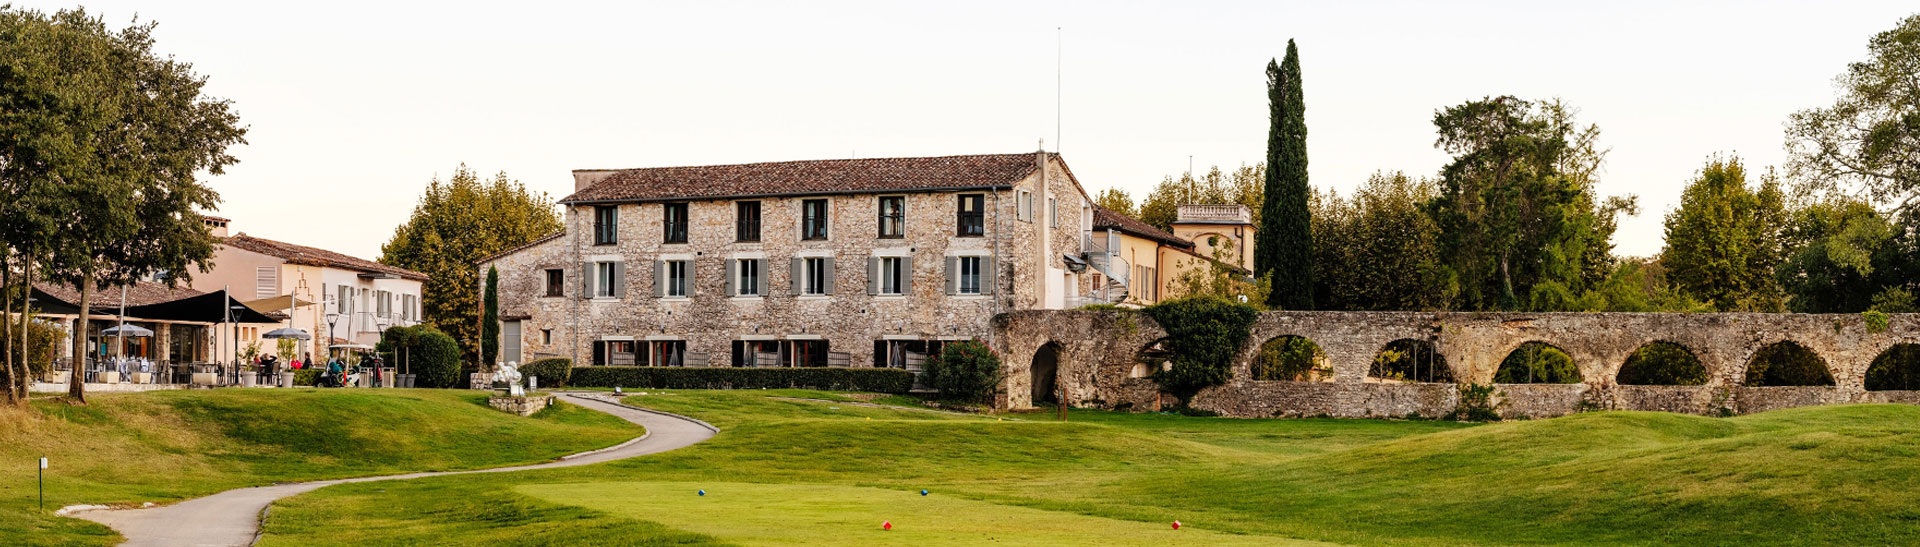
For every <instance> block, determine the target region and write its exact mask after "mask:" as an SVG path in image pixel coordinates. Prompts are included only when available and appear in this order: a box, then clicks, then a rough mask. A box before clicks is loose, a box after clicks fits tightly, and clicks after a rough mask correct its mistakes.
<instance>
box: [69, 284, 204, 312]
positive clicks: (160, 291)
mask: <svg viewBox="0 0 1920 547" xmlns="http://www.w3.org/2000/svg"><path fill="white" fill-rule="evenodd" d="M33 288H36V289H40V292H44V293H47V296H51V297H54V298H58V299H60V300H61V301H64V302H67V303H69V304H73V305H76V306H77V305H80V291H77V290H74V289H73V286H72V285H67V284H64V283H35V284H34V285H33ZM202 294H206V293H203V292H200V291H196V290H193V289H190V288H187V287H184V286H182V287H174V288H171V289H169V288H167V286H166V285H165V284H162V283H154V282H151V281H142V282H138V283H134V284H133V285H132V286H129V287H127V307H129V308H131V307H134V306H145V305H147V304H158V303H161V302H171V301H174V300H179V299H182V298H187V297H191V296H200V295H202ZM87 299H88V300H92V301H93V310H92V311H93V312H94V313H106V312H109V311H111V310H112V309H118V308H119V307H120V288H119V287H113V288H109V289H106V290H94V291H91V292H89V293H88V294H87ZM103 310H104V311H103Z"/></svg>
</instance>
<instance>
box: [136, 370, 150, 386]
mask: <svg viewBox="0 0 1920 547" xmlns="http://www.w3.org/2000/svg"><path fill="white" fill-rule="evenodd" d="M133 383H136V384H151V383H153V373H151V372H135V373H133Z"/></svg>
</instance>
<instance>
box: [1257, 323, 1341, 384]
mask: <svg viewBox="0 0 1920 547" xmlns="http://www.w3.org/2000/svg"><path fill="white" fill-rule="evenodd" d="M1248 377H1250V378H1252V379H1254V380H1281V381H1294V382H1331V381H1333V364H1332V362H1331V361H1328V360H1327V352H1326V350H1324V349H1321V347H1320V344H1316V343H1314V341H1313V340H1312V339H1310V338H1307V337H1305V336H1300V335H1295V334H1283V335H1280V336H1275V337H1273V338H1270V339H1268V340H1267V341H1266V342H1263V343H1261V344H1260V348H1259V349H1258V350H1256V351H1255V353H1254V354H1253V364H1252V366H1251V368H1250V373H1249V374H1248Z"/></svg>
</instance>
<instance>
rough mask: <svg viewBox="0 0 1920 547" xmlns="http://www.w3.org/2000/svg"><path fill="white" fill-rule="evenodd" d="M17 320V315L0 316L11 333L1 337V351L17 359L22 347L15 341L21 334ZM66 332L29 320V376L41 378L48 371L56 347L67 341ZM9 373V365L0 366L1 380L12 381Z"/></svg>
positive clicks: (3, 325) (1, 321) (4, 326)
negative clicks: (14, 343) (16, 344)
mask: <svg viewBox="0 0 1920 547" xmlns="http://www.w3.org/2000/svg"><path fill="white" fill-rule="evenodd" d="M16 320H17V319H16V318H15V316H4V317H0V328H5V329H6V332H7V333H8V334H9V335H10V336H6V337H0V351H4V352H6V355H8V356H10V357H12V358H13V359H16V360H17V359H19V356H20V349H19V348H17V347H15V346H14V345H13V342H14V340H15V339H17V338H19V336H20V324H19V323H16V322H14V321H16ZM65 334H66V333H65V331H62V330H60V329H58V328H55V327H54V326H53V325H49V324H46V323H45V322H41V321H28V322H27V339H28V340H31V341H32V342H31V343H29V344H28V345H27V377H29V378H39V377H40V376H42V375H45V374H46V373H47V368H48V367H49V366H50V365H51V364H52V363H53V353H54V348H57V347H60V345H61V344H62V343H64V342H66V341H67V337H66V336H65ZM8 375H9V371H8V370H7V367H6V366H0V381H10V379H9V376H8ZM0 385H4V384H0Z"/></svg>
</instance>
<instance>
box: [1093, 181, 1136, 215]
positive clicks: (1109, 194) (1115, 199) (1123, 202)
mask: <svg viewBox="0 0 1920 547" xmlns="http://www.w3.org/2000/svg"><path fill="white" fill-rule="evenodd" d="M1093 204H1094V205H1098V206H1100V207H1101V208H1104V209H1106V210H1108V211H1113V212H1115V213H1119V214H1121V215H1122V216H1126V217H1130V218H1133V219H1135V220H1139V219H1140V212H1139V211H1137V210H1135V209H1134V205H1133V196H1129V195H1127V191H1126V190H1121V189H1119V188H1108V189H1105V190H1101V191H1100V193H1099V194H1098V195H1095V196H1093Z"/></svg>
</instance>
